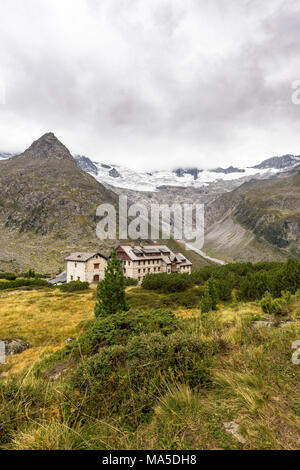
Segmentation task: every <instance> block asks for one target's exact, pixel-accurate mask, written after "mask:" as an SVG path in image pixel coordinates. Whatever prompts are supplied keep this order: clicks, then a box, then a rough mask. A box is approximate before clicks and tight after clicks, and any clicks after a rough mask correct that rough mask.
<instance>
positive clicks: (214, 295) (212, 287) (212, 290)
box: [207, 277, 219, 310]
mask: <svg viewBox="0 0 300 470" xmlns="http://www.w3.org/2000/svg"><path fill="white" fill-rule="evenodd" d="M207 287H208V292H209V296H210V299H211V309H212V310H217V303H218V300H219V299H218V291H217V286H216V281H215V280H214V278H213V277H210V278H209V279H208V282H207Z"/></svg>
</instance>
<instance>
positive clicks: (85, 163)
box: [74, 155, 98, 176]
mask: <svg viewBox="0 0 300 470" xmlns="http://www.w3.org/2000/svg"><path fill="white" fill-rule="evenodd" d="M74 158H75V161H76V165H77V166H78V168H80V169H81V170H83V171H85V172H86V173H92V174H93V175H95V176H97V175H98V168H97V166H96V165H95V163H93V162H92V160H90V159H89V158H88V157H85V156H83V155H75V157H74Z"/></svg>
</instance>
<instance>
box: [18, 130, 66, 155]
mask: <svg viewBox="0 0 300 470" xmlns="http://www.w3.org/2000/svg"><path fill="white" fill-rule="evenodd" d="M23 155H26V157H29V158H34V159H40V160H46V159H52V158H56V159H60V160H63V159H68V160H70V159H71V160H73V157H72V155H71V154H70V152H69V150H68V149H67V147H65V146H64V145H63V144H62V143H61V142H60V141H59V140H58V138H57V137H56V136H55V135H54V134H53V132H48V133H47V134H44V135H43V136H42V137H40V138H39V139H38V140H36V141H35V142H33V143H32V144H31V146H30V147H29V148H28V149H27V150H25V152H24V154H23Z"/></svg>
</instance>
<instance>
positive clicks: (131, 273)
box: [117, 245, 192, 284]
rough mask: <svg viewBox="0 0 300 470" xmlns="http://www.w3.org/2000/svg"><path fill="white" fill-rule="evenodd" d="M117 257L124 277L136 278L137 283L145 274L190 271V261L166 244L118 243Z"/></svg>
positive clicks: (189, 272)
mask: <svg viewBox="0 0 300 470" xmlns="http://www.w3.org/2000/svg"><path fill="white" fill-rule="evenodd" d="M117 258H118V259H119V260H121V261H122V267H123V271H124V275H125V277H131V278H133V279H137V281H138V283H139V284H141V283H142V281H143V278H144V277H145V276H146V275H147V274H158V273H167V274H171V273H175V272H176V273H187V274H191V272H192V263H191V262H190V261H189V260H188V259H187V258H186V257H185V256H183V255H182V254H181V253H176V254H175V253H173V252H172V251H171V250H170V249H169V248H168V247H167V246H166V245H145V246H143V245H120V246H118V248H117Z"/></svg>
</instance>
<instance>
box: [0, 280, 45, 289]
mask: <svg viewBox="0 0 300 470" xmlns="http://www.w3.org/2000/svg"><path fill="white" fill-rule="evenodd" d="M19 287H52V286H51V284H49V282H47V281H44V280H43V279H16V280H15V281H8V282H0V290H6V289H18V288H19Z"/></svg>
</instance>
